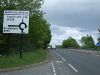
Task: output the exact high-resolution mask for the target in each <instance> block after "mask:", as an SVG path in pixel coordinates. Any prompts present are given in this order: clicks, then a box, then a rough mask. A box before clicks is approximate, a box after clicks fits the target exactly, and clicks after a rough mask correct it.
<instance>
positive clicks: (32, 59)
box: [0, 50, 48, 69]
mask: <svg viewBox="0 0 100 75" xmlns="http://www.w3.org/2000/svg"><path fill="white" fill-rule="evenodd" d="M47 55H48V54H47V50H35V51H34V52H25V53H23V58H22V59H20V58H19V55H15V56H9V57H0V69H4V68H12V67H20V66H25V65H29V64H34V63H39V62H41V61H43V60H45V59H46V58H47Z"/></svg>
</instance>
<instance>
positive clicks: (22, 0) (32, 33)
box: [0, 0, 51, 53]
mask: <svg viewBox="0 0 100 75" xmlns="http://www.w3.org/2000/svg"><path fill="white" fill-rule="evenodd" d="M43 3H44V1H43V0H0V50H1V48H2V49H3V50H2V51H4V53H5V52H7V51H8V50H7V48H6V47H5V45H7V42H8V41H7V40H8V39H9V38H8V36H9V34H2V27H3V12H4V10H27V11H30V24H29V34H28V35H24V38H23V42H24V50H25V49H26V50H28V51H29V48H30V45H31V47H32V49H33V47H34V48H47V45H48V44H49V43H50V40H51V31H50V24H49V23H48V22H47V20H45V19H44V18H43V11H41V10H40V8H41V5H43ZM10 37H11V39H10V46H11V47H10V50H12V51H10V53H11V52H13V51H14V50H15V51H18V50H19V46H20V45H21V43H20V40H21V39H20V37H21V36H20V35H18V34H10ZM1 46H2V47H1ZM0 53H1V51H0Z"/></svg>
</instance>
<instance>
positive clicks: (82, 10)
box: [44, 0, 100, 31]
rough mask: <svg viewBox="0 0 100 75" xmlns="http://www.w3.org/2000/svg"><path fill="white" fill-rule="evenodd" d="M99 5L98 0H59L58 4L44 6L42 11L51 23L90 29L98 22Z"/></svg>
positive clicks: (99, 20)
mask: <svg viewBox="0 0 100 75" xmlns="http://www.w3.org/2000/svg"><path fill="white" fill-rule="evenodd" d="M75 1H76V2H75ZM47 5H49V4H47ZM99 5H100V1H99V0H88V1H87V0H81V1H80V0H70V1H69V0H68V1H64V0H62V3H61V0H60V1H58V4H57V2H56V3H55V5H53V6H51V7H49V6H47V7H48V8H46V7H44V12H46V15H45V17H46V18H47V19H48V21H49V22H50V23H51V24H55V25H61V26H66V27H80V28H82V29H83V30H89V31H90V30H91V31H92V30H96V29H97V27H98V25H99V24H100V8H99Z"/></svg>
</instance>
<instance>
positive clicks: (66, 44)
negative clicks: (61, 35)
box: [62, 37, 79, 48]
mask: <svg viewBox="0 0 100 75" xmlns="http://www.w3.org/2000/svg"><path fill="white" fill-rule="evenodd" d="M62 47H63V48H79V45H78V43H77V41H76V40H75V39H74V38H72V37H69V38H68V39H67V40H64V41H63V43H62Z"/></svg>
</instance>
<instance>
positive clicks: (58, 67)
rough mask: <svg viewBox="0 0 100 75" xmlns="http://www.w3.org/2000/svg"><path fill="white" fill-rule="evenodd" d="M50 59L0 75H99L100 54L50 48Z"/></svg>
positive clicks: (0, 74)
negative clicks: (35, 65) (43, 62)
mask: <svg viewBox="0 0 100 75" xmlns="http://www.w3.org/2000/svg"><path fill="white" fill-rule="evenodd" d="M50 53H51V61H50V62H49V63H46V64H43V65H39V66H37V67H30V68H25V69H21V70H17V71H9V72H1V73H0V75H100V55H98V54H94V53H86V52H80V51H77V50H70V49H56V50H54V49H53V50H50Z"/></svg>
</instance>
